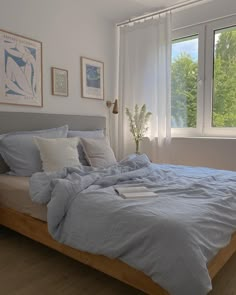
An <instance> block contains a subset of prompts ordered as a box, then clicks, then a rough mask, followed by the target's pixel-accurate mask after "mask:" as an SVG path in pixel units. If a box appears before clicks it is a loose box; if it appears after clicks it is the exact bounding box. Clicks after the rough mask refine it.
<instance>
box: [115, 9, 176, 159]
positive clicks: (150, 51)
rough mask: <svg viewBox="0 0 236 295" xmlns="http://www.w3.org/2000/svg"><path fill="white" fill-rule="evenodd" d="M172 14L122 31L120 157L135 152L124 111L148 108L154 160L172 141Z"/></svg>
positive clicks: (120, 56) (123, 28)
mask: <svg viewBox="0 0 236 295" xmlns="http://www.w3.org/2000/svg"><path fill="white" fill-rule="evenodd" d="M170 76H171V13H170V12H168V13H164V14H161V15H159V16H157V17H156V18H155V19H151V20H146V21H145V22H142V23H137V24H134V25H132V26H126V27H122V28H121V29H120V54H119V99H120V101H119V104H120V114H119V119H118V138H119V141H118V155H119V158H122V157H123V156H125V155H126V154H128V153H131V152H133V151H134V148H133V139H132V135H131V133H130V131H129V122H128V121H127V118H126V115H125V108H126V107H128V108H130V109H134V106H135V104H136V103H137V104H138V105H142V104H144V103H145V104H146V105H147V109H148V111H151V112H152V117H151V122H150V126H149V131H148V134H147V136H148V138H149V139H150V142H151V144H150V146H152V148H151V149H150V154H151V158H152V159H153V160H155V153H156V146H157V145H163V143H164V142H165V141H167V140H170V137H171V120H170V116H171V106H170V93H171V84H170V83H171V82H170Z"/></svg>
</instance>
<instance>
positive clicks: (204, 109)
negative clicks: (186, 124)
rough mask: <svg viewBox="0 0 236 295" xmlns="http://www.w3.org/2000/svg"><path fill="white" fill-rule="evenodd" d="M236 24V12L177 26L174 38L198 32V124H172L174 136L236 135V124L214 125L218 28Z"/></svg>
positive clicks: (173, 33)
mask: <svg viewBox="0 0 236 295" xmlns="http://www.w3.org/2000/svg"><path fill="white" fill-rule="evenodd" d="M232 26H236V16H235V15H234V16H230V17H225V18H222V19H218V20H215V21H211V22H208V23H203V24H200V25H194V26H191V27H187V28H182V29H177V30H174V31H173V32H172V40H173V41H175V40H177V39H181V38H186V37H191V36H195V35H198V38H199V39H198V86H197V87H198V96H197V127H196V128H171V136H172V137H231V138H234V137H236V127H212V108H213V104H212V103H213V87H214V47H215V46H214V45H215V44H214V40H215V39H214V37H215V31H217V30H221V29H224V28H228V27H232Z"/></svg>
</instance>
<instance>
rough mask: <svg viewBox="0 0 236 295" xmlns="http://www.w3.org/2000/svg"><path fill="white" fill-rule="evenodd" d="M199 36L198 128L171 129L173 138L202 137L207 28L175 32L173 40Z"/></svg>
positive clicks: (192, 28) (190, 28)
mask: <svg viewBox="0 0 236 295" xmlns="http://www.w3.org/2000/svg"><path fill="white" fill-rule="evenodd" d="M193 36H198V80H197V126H196V128H171V136H173V137H183V136H187V137H189V136H200V134H201V130H202V114H203V112H202V110H203V103H202V96H203V95H204V88H203V85H204V83H203V81H204V64H205V54H204V52H205V48H204V42H202V41H204V38H205V28H204V27H203V26H201V25H197V26H194V27H189V28H184V29H179V30H175V31H173V32H172V40H173V41H175V40H178V39H183V38H188V37H193Z"/></svg>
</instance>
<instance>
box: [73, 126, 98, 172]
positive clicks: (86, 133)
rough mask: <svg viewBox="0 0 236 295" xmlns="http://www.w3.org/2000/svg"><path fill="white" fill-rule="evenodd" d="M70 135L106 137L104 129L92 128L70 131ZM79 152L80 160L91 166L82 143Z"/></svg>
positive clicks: (79, 145) (83, 163)
mask: <svg viewBox="0 0 236 295" xmlns="http://www.w3.org/2000/svg"><path fill="white" fill-rule="evenodd" d="M68 137H81V138H104V130H103V129H98V130H92V131H81V130H77V131H72V130H69V131H68ZM78 153H79V160H80V163H81V164H82V165H84V166H89V163H88V161H87V159H86V156H85V153H84V150H83V147H82V145H81V143H79V144H78Z"/></svg>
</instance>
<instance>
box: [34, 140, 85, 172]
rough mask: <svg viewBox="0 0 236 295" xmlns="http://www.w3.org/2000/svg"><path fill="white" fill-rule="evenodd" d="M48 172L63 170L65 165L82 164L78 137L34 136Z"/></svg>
mask: <svg viewBox="0 0 236 295" xmlns="http://www.w3.org/2000/svg"><path fill="white" fill-rule="evenodd" d="M34 141H35V144H36V145H37V147H38V149H39V152H40V157H41V161H42V166H43V170H44V171H46V172H54V171H61V170H62V169H63V168H64V167H72V166H78V165H79V164H80V161H79V155H78V149H77V145H78V142H79V138H78V137H73V138H55V139H45V138H41V137H34Z"/></svg>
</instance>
